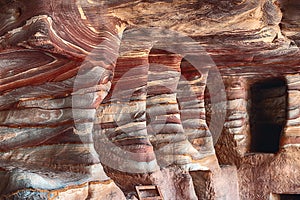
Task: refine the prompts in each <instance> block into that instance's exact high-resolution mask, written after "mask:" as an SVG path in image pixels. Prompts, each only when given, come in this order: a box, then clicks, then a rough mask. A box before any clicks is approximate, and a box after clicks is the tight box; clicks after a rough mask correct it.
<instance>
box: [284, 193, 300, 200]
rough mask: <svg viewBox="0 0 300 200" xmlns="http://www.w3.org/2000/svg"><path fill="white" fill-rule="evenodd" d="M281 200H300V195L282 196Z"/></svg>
mask: <svg viewBox="0 0 300 200" xmlns="http://www.w3.org/2000/svg"><path fill="white" fill-rule="evenodd" d="M279 196H280V198H279V199H280V200H299V199H300V194H280V195H279Z"/></svg>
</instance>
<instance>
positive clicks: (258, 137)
mask: <svg viewBox="0 0 300 200" xmlns="http://www.w3.org/2000/svg"><path fill="white" fill-rule="evenodd" d="M250 98H251V106H250V130H251V149H250V151H251V152H262V153H276V152H277V151H278V150H279V141H280V136H281V132H282V130H283V128H284V126H285V124H286V115H287V87H286V81H285V80H284V79H281V78H272V79H266V80H264V81H259V82H257V83H255V84H253V85H252V86H251V88H250Z"/></svg>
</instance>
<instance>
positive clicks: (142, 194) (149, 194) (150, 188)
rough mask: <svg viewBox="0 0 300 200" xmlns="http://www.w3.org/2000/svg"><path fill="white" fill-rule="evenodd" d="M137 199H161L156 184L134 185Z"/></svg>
mask: <svg viewBox="0 0 300 200" xmlns="http://www.w3.org/2000/svg"><path fill="white" fill-rule="evenodd" d="M135 189H136V192H137V194H138V198H139V200H163V197H162V194H161V191H160V189H159V188H158V187H157V186H156V185H145V186H135Z"/></svg>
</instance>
